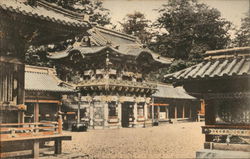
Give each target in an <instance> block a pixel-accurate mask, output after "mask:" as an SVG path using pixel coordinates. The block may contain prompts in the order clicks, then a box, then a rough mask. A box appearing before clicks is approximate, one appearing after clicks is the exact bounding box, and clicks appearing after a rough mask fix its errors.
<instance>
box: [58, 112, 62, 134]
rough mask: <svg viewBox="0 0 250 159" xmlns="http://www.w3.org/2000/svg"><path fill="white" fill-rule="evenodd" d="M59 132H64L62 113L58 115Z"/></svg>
mask: <svg viewBox="0 0 250 159" xmlns="http://www.w3.org/2000/svg"><path fill="white" fill-rule="evenodd" d="M58 134H62V115H58Z"/></svg>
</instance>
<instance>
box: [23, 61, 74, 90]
mask: <svg viewBox="0 0 250 159" xmlns="http://www.w3.org/2000/svg"><path fill="white" fill-rule="evenodd" d="M59 84H61V81H60V80H59V79H58V78H57V77H56V76H55V74H54V70H53V69H52V68H47V67H36V66H29V65H26V66H25V90H26V91H50V92H73V89H70V88H66V87H62V86H59Z"/></svg>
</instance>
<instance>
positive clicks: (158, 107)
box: [157, 106, 160, 121]
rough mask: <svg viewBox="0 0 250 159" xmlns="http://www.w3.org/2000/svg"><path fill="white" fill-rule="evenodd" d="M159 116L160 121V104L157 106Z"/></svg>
mask: <svg viewBox="0 0 250 159" xmlns="http://www.w3.org/2000/svg"><path fill="white" fill-rule="evenodd" d="M157 117H158V121H159V120H160V106H157Z"/></svg>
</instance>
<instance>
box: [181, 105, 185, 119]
mask: <svg viewBox="0 0 250 159" xmlns="http://www.w3.org/2000/svg"><path fill="white" fill-rule="evenodd" d="M182 118H185V104H183V105H182Z"/></svg>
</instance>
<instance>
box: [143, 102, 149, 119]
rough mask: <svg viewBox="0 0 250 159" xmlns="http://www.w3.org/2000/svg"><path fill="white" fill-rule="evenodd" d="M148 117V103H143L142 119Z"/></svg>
mask: <svg viewBox="0 0 250 159" xmlns="http://www.w3.org/2000/svg"><path fill="white" fill-rule="evenodd" d="M147 119H148V104H147V103H145V104H144V120H147Z"/></svg>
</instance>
